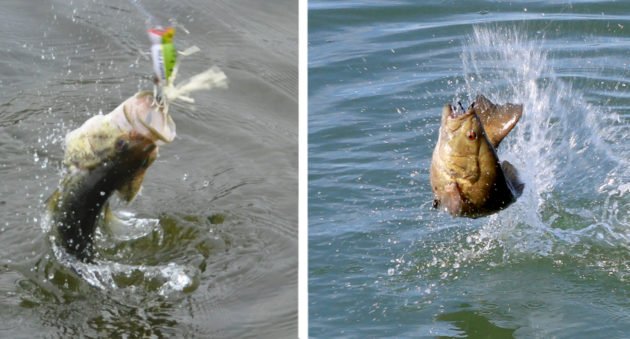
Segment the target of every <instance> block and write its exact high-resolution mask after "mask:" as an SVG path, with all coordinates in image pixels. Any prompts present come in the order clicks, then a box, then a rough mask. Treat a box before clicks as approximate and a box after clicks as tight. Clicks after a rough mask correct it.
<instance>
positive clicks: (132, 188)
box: [117, 171, 144, 202]
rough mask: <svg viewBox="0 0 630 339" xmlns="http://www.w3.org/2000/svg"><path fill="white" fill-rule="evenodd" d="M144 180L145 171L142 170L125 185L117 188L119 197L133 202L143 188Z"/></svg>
mask: <svg viewBox="0 0 630 339" xmlns="http://www.w3.org/2000/svg"><path fill="white" fill-rule="evenodd" d="M143 180H144V171H142V172H141V173H138V174H137V175H135V176H134V177H133V178H132V179H131V180H129V181H128V182H127V183H125V184H124V185H122V186H121V187H120V188H119V189H118V190H117V192H118V197H120V199H122V200H124V201H126V202H131V201H132V200H133V199H134V198H135V197H136V195H138V192H140V189H141V188H142V181H143Z"/></svg>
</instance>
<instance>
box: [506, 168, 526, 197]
mask: <svg viewBox="0 0 630 339" xmlns="http://www.w3.org/2000/svg"><path fill="white" fill-rule="evenodd" d="M501 169H503V174H504V175H505V179H506V180H507V181H508V182H509V184H510V186H511V188H512V192H513V193H514V197H515V198H518V197H520V196H521V194H523V189H524V188H525V184H524V183H523V182H522V181H521V179H519V177H518V171H517V170H516V167H514V165H512V164H511V163H510V162H509V161H507V160H504V161H503V162H502V163H501Z"/></svg>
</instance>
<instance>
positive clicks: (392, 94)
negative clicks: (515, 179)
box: [308, 1, 630, 338]
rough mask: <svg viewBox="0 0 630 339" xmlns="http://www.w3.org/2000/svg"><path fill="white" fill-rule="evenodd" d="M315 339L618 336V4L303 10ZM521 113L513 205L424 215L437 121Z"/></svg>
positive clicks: (506, 153)
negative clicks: (484, 107) (505, 105)
mask: <svg viewBox="0 0 630 339" xmlns="http://www.w3.org/2000/svg"><path fill="white" fill-rule="evenodd" d="M308 51H309V60H308V66H309V115H308V122H309V130H308V133H309V146H308V151H309V155H308V157H309V193H308V195H309V334H310V335H311V336H313V337H320V338H328V337H337V336H347V337H380V336H397V337H406V336H408V337H423V336H426V337H470V338H509V337H519V338H551V337H558V338H621V337H628V336H629V334H628V329H630V298H629V294H630V285H629V284H628V280H629V279H630V217H629V213H628V210H629V207H630V195H629V193H630V182H629V179H630V170H629V169H628V166H629V162H630V161H629V159H630V146H629V144H628V137H629V136H630V70H629V65H628V64H629V63H630V4H627V3H624V2H601V1H571V2H570V3H569V2H563V1H551V2H540V1H522V2H495V1H422V2H420V1H395V2H394V1H368V2H363V3H360V2H355V1H310V2H309V45H308ZM477 93H483V94H485V95H486V96H488V97H489V98H490V99H491V100H493V101H495V102H499V103H502V102H508V101H510V102H515V103H523V104H524V108H525V109H524V115H523V118H522V120H521V121H520V122H519V124H518V125H517V128H516V129H515V130H513V131H512V133H511V134H510V135H509V136H508V138H507V139H506V140H505V141H504V143H502V145H501V147H500V150H499V155H500V158H501V159H507V160H509V161H510V162H512V163H513V164H515V166H516V167H517V168H518V169H519V171H520V174H521V177H522V179H523V181H524V182H525V185H526V186H525V191H524V193H523V196H522V197H521V198H520V199H519V200H518V201H517V202H516V203H515V204H513V205H512V206H510V207H509V208H508V209H507V210H504V211H502V212H500V213H498V214H495V215H493V216H491V217H487V218H482V219H476V220H470V219H456V218H452V217H450V216H449V215H446V214H444V213H441V212H437V211H435V210H432V209H431V200H432V193H431V189H430V186H429V175H428V172H429V164H430V161H431V153H432V150H433V147H434V146H435V141H436V138H437V132H438V128H439V118H440V112H441V107H442V106H443V105H444V104H445V103H447V102H454V101H456V100H462V101H463V102H464V105H466V104H467V103H469V102H470V100H471V98H474V96H475V95H476V94H477Z"/></svg>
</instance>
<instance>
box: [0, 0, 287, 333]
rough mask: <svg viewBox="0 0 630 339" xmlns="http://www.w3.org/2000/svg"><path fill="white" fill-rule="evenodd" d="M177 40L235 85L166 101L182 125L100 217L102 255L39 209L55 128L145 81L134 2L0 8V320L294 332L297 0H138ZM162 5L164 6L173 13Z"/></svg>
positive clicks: (41, 327)
mask: <svg viewBox="0 0 630 339" xmlns="http://www.w3.org/2000/svg"><path fill="white" fill-rule="evenodd" d="M140 3H141V4H142V5H143V6H144V7H145V8H146V10H147V11H148V12H150V13H151V14H152V15H153V16H155V17H156V18H157V19H161V20H162V24H169V23H170V24H174V25H175V27H176V28H177V36H176V39H175V43H176V45H177V47H178V48H180V49H184V48H187V47H190V46H192V45H197V46H199V48H200V49H201V52H200V53H197V54H195V55H193V56H190V57H188V58H185V59H183V61H182V66H181V69H180V71H181V72H182V73H181V74H180V79H181V80H183V79H185V78H186V77H189V76H191V75H193V74H195V73H198V72H200V71H202V70H205V69H206V68H208V67H210V66H212V65H217V66H218V67H220V68H221V69H222V70H223V71H224V72H225V73H226V74H227V76H228V79H229V86H230V87H229V89H227V90H214V91H209V92H198V93H195V95H194V97H195V99H196V103H195V105H187V104H185V105H182V104H179V105H175V106H173V107H171V114H172V115H173V119H174V120H175V122H176V124H177V132H178V137H177V139H176V140H175V141H174V142H173V143H172V144H169V145H165V146H164V147H162V148H161V149H160V157H159V158H158V160H157V161H156V162H155V163H154V164H153V166H152V167H151V168H150V169H149V171H148V173H147V176H146V177H145V181H144V188H143V191H142V193H141V195H140V196H139V197H138V198H137V199H136V201H135V202H134V203H133V204H131V205H130V206H118V207H117V208H118V210H119V212H120V211H122V212H125V213H126V214H125V215H126V218H127V219H128V220H129V222H130V226H129V227H128V228H127V229H123V230H122V231H123V232H122V233H120V232H118V233H113V234H109V233H108V232H105V231H103V232H99V234H98V236H97V246H98V248H99V258H100V261H99V264H98V265H82V264H78V263H76V262H73V261H72V259H68V258H66V257H64V256H63V254H62V253H59V252H58V251H57V250H56V249H55V248H54V247H53V246H51V242H50V241H49V238H48V233H47V232H46V228H45V227H43V226H45V225H44V224H45V223H44V222H42V215H43V203H44V200H45V199H46V198H47V197H48V196H49V195H50V193H51V192H52V191H53V190H54V189H55V188H56V187H57V184H58V182H59V180H60V178H61V174H60V170H61V164H60V162H61V159H62V156H63V149H62V145H63V138H64V136H65V134H66V133H67V132H69V131H70V130H72V129H74V128H76V127H78V126H79V125H80V124H81V123H83V121H85V120H86V119H88V118H89V117H90V116H93V115H95V114H98V113H100V112H102V113H108V112H109V111H111V110H112V109H114V108H115V107H116V106H118V105H119V104H120V103H121V102H122V101H123V100H125V99H126V98H128V97H129V96H131V95H133V94H134V93H135V92H136V91H138V90H140V89H150V88H151V86H152V85H151V81H150V77H151V63H150V61H149V60H148V55H147V52H148V50H149V41H148V37H147V36H146V32H145V29H146V27H145V21H146V17H145V16H143V14H142V13H141V12H139V11H138V10H136V8H135V7H134V6H132V4H131V3H130V2H128V1H114V2H103V3H99V2H95V1H87V0H86V1H83V0H79V1H70V2H68V1H56V0H53V1H38V2H30V1H5V2H4V3H3V10H2V12H1V14H0V19H1V20H0V28H1V29H2V32H3V34H2V37H1V38H0V45H1V46H2V47H3V48H2V50H1V51H0V89H1V91H0V182H1V184H0V263H1V264H0V305H1V306H2V307H0V319H2V325H0V333H1V334H0V336H2V337H11V338H17V337H24V338H32V337H41V336H53V337H76V336H80V335H85V336H90V337H95V336H106V337H108V336H111V337H119V336H123V335H125V334H126V335H134V336H143V337H151V336H153V337H200V338H207V337H239V336H254V335H255V336H257V337H271V338H278V337H295V335H296V334H297V288H296V285H297V201H296V197H297V121H298V120H297V119H298V118H297V107H298V106H297V2H295V1H280V2H274V3H273V4H259V3H258V2H256V1H229V2H212V3H207V2H205V1H196V0H188V1H177V2H175V1H160V2H152V1H151V2H149V1H146V2H140ZM169 20H170V21H169Z"/></svg>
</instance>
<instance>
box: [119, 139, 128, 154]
mask: <svg viewBox="0 0 630 339" xmlns="http://www.w3.org/2000/svg"><path fill="white" fill-rule="evenodd" d="M127 148H129V144H128V143H127V141H125V140H123V139H118V140H116V151H118V152H124V151H126V150H127Z"/></svg>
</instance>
